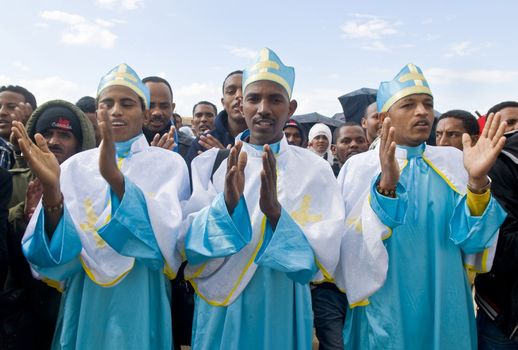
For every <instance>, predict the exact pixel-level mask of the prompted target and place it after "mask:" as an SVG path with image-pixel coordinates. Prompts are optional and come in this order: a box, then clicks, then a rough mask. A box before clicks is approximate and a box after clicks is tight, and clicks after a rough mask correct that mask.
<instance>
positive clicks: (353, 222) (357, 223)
mask: <svg viewBox="0 0 518 350" xmlns="http://www.w3.org/2000/svg"><path fill="white" fill-rule="evenodd" d="M347 226H352V227H353V228H354V230H355V231H356V232H357V233H361V232H362V221H361V219H360V217H355V218H350V219H349V220H347Z"/></svg>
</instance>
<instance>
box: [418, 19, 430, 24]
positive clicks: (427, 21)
mask: <svg viewBox="0 0 518 350" xmlns="http://www.w3.org/2000/svg"><path fill="white" fill-rule="evenodd" d="M421 23H422V24H432V23H433V19H432V18H426V19H425V20H423V22H421Z"/></svg>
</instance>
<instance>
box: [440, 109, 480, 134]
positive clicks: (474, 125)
mask: <svg viewBox="0 0 518 350" xmlns="http://www.w3.org/2000/svg"><path fill="white" fill-rule="evenodd" d="M446 118H455V119H458V120H461V121H462V125H463V126H464V129H465V130H466V132H467V133H468V134H469V135H471V136H475V135H479V134H480V126H479V125H478V122H477V118H475V116H474V115H473V114H471V113H470V112H468V111H464V110H462V109H452V110H451V111H448V112H444V113H443V114H441V116H440V117H439V119H437V123H439V121H441V120H442V119H446Z"/></svg>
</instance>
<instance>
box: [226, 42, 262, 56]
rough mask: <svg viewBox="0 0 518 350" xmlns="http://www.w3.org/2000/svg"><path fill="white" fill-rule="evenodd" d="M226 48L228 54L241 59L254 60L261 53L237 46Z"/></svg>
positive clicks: (227, 46)
mask: <svg viewBox="0 0 518 350" xmlns="http://www.w3.org/2000/svg"><path fill="white" fill-rule="evenodd" d="M224 48H225V49H227V50H228V52H230V53H231V54H232V55H234V56H236V57H241V58H249V59H253V58H255V57H257V55H258V54H259V51H256V50H254V49H250V48H248V47H237V46H231V45H225V46H224Z"/></svg>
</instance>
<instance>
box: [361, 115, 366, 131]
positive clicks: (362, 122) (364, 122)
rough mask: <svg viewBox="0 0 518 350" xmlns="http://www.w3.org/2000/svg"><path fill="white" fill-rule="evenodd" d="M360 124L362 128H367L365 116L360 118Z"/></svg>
mask: <svg viewBox="0 0 518 350" xmlns="http://www.w3.org/2000/svg"><path fill="white" fill-rule="evenodd" d="M361 126H362V128H364V129H367V119H366V118H365V117H363V118H362V121H361Z"/></svg>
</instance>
